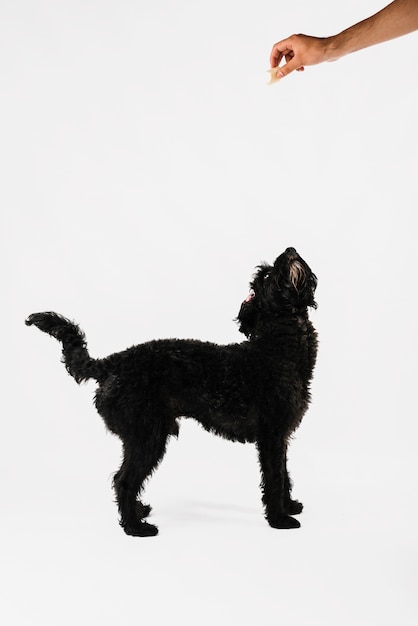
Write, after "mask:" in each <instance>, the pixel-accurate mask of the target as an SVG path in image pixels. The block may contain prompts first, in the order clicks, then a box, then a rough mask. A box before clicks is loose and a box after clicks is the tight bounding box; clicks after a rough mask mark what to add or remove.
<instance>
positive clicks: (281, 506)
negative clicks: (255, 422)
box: [257, 432, 300, 528]
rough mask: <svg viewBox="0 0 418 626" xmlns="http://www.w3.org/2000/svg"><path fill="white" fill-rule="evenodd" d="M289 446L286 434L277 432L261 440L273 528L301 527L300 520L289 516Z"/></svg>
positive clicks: (264, 482)
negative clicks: (284, 437)
mask: <svg viewBox="0 0 418 626" xmlns="http://www.w3.org/2000/svg"><path fill="white" fill-rule="evenodd" d="M286 448H287V445H286V441H285V440H284V439H283V437H280V436H279V435H277V434H276V435H273V434H272V433H271V432H270V433H266V436H265V437H259V439H258V440H257V449H258V456H259V461H260V469H261V489H262V494H263V498H262V499H263V504H264V507H265V516H266V519H267V521H268V523H269V524H270V526H272V527H273V528H299V526H300V523H299V522H298V521H297V520H296V519H294V518H293V517H291V516H290V515H289V500H290V495H289V487H290V483H289V477H288V474H287V469H286Z"/></svg>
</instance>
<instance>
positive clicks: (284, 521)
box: [267, 515, 300, 528]
mask: <svg viewBox="0 0 418 626" xmlns="http://www.w3.org/2000/svg"><path fill="white" fill-rule="evenodd" d="M267 521H268V523H269V524H270V526H271V527H272V528H299V527H300V522H298V520H297V519H294V518H293V517H290V515H283V517H279V518H277V519H275V520H271V519H269V520H267Z"/></svg>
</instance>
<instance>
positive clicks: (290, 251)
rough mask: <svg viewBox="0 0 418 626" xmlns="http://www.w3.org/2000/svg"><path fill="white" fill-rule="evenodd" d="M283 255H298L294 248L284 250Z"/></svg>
mask: <svg viewBox="0 0 418 626" xmlns="http://www.w3.org/2000/svg"><path fill="white" fill-rule="evenodd" d="M285 254H287V256H297V254H298V253H297V252H296V250H295V249H294V248H286V252H285Z"/></svg>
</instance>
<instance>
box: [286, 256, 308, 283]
mask: <svg viewBox="0 0 418 626" xmlns="http://www.w3.org/2000/svg"><path fill="white" fill-rule="evenodd" d="M289 272H290V282H291V283H292V285H293V286H294V288H295V289H298V287H299V286H300V285H303V283H304V282H305V280H306V272H305V268H304V267H303V265H302V263H301V262H300V261H297V260H295V261H292V262H291V263H290V266H289Z"/></svg>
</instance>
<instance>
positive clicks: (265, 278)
mask: <svg viewBox="0 0 418 626" xmlns="http://www.w3.org/2000/svg"><path fill="white" fill-rule="evenodd" d="M269 276H270V272H269V273H268V274H266V275H265V276H264V279H263V280H267V278H268V277H269Z"/></svg>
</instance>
